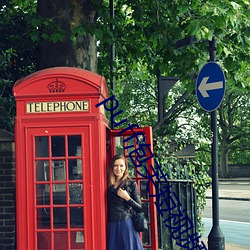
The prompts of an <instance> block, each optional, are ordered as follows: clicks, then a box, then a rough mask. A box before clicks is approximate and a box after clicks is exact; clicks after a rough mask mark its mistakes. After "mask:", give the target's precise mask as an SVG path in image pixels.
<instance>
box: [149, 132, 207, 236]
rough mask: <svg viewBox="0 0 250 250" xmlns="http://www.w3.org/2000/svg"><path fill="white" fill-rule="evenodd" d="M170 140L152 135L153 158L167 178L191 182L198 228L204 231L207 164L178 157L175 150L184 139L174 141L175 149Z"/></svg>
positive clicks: (181, 145) (181, 146)
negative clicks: (195, 198)
mask: <svg viewBox="0 0 250 250" xmlns="http://www.w3.org/2000/svg"><path fill="white" fill-rule="evenodd" d="M171 142H172V141H171V140H170V139H169V138H167V137H164V138H162V137H154V151H155V153H154V155H155V159H156V160H157V162H158V163H160V165H161V166H162V169H163V171H164V173H165V174H166V176H167V178H168V179H177V180H189V181H191V182H192V184H193V187H194V189H195V190H196V195H197V210H198V211H197V212H198V213H197V220H198V229H199V232H200V233H201V234H202V233H203V232H204V228H203V223H202V217H201V213H202V211H203V210H204V208H205V206H206V190H207V189H208V188H209V187H210V185H211V177H209V175H208V174H207V172H208V169H209V165H207V164H206V163H205V162H203V161H202V160H199V159H198V160H197V158H198V157H197V156H196V158H194V159H193V158H189V159H185V158H180V157H179V158H178V157H177V156H176V152H177V151H179V150H181V149H183V148H184V147H185V146H186V145H187V144H186V142H185V141H184V140H179V141H176V144H177V147H176V148H175V150H170V143H171Z"/></svg>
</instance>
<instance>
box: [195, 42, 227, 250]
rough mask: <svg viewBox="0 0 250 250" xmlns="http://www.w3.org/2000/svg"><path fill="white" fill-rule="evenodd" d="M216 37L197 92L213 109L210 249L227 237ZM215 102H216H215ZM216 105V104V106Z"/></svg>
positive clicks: (220, 78)
mask: <svg viewBox="0 0 250 250" xmlns="http://www.w3.org/2000/svg"><path fill="white" fill-rule="evenodd" d="M215 51H216V42H215V38H213V39H212V41H210V42H209V53H210V63H208V64H207V65H205V66H204V67H203V68H202V70H201V72H200V73H199V75H198V78H197V82H196V94H197V98H198V101H199V103H200V105H201V107H202V108H203V109H204V110H206V111H211V131H212V135H213V138H212V205H213V226H212V229H211V231H210V233H209V235H208V250H225V238H224V235H223V233H222V231H221V229H220V225H219V182H218V129H217V110H216V109H217V107H218V106H219V105H220V103H221V101H222V99H223V97H224V93H225V77H224V74H223V72H222V70H221V69H220V67H219V66H218V65H217V64H216V63H215V61H216V56H215ZM214 103H215V104H214ZM214 105H215V106H214Z"/></svg>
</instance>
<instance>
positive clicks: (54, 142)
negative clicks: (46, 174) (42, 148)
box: [51, 136, 65, 157]
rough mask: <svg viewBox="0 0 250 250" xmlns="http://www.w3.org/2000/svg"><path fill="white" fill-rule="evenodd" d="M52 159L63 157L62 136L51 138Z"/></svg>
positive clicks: (63, 145) (63, 144)
mask: <svg viewBox="0 0 250 250" xmlns="http://www.w3.org/2000/svg"><path fill="white" fill-rule="evenodd" d="M51 151H52V157H58V156H65V138H64V136H51Z"/></svg>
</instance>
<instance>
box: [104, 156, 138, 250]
mask: <svg viewBox="0 0 250 250" xmlns="http://www.w3.org/2000/svg"><path fill="white" fill-rule="evenodd" d="M107 198H108V250H143V247H142V242H141V239H140V237H139V233H138V232H136V231H135V229H134V225H133V222H132V220H131V217H130V213H129V211H130V208H132V209H133V210H135V211H136V212H140V211H141V210H142V205H141V199H140V194H139V192H138V187H137V184H136V182H135V181H132V180H131V179H130V177H129V173H128V163H127V159H126V158H125V157H124V156H123V155H116V156H115V157H114V158H113V159H112V161H111V164H110V166H109V168H108V191H107Z"/></svg>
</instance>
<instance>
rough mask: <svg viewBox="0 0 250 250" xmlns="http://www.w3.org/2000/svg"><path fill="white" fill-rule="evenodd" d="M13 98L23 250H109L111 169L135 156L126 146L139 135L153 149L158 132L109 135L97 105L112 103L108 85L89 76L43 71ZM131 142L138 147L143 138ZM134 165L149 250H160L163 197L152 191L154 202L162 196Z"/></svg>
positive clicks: (68, 71)
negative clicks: (119, 159) (114, 160)
mask: <svg viewBox="0 0 250 250" xmlns="http://www.w3.org/2000/svg"><path fill="white" fill-rule="evenodd" d="M13 91H14V96H15V99H16V110H17V113H16V121H15V145H16V190H17V192H16V207H17V208H16V221H17V227H16V228H17V234H16V235H17V240H16V242H17V250H58V249H60V250H76V249H85V250H106V226H107V211H106V190H107V183H106V169H107V162H108V161H109V160H110V157H112V156H113V155H114V154H116V153H124V155H125V156H126V157H129V151H131V147H129V148H130V149H126V148H127V143H124V141H126V139H125V138H127V137H130V136H133V133H134V132H139V133H143V134H145V138H146V141H147V143H148V144H150V145H151V146H150V147H152V129H151V128H150V127H145V128H140V129H135V130H134V131H133V132H132V131H130V132H129V131H126V132H125V133H124V134H123V135H122V136H120V135H119V134H118V132H119V131H120V130H109V128H108V121H107V119H106V116H105V112H104V107H103V105H101V106H100V107H98V108H97V107H96V106H95V105H97V104H98V103H100V102H101V101H103V100H105V99H107V98H108V92H107V87H106V83H105V79H104V78H103V77H101V76H99V75H97V74H94V73H91V72H89V71H86V70H82V69H77V68H69V67H57V68H51V69H45V70H41V71H39V72H36V73H34V74H31V75H29V76H27V77H26V78H24V79H21V80H19V81H17V82H16V84H15V85H14V88H13ZM119 138H120V139H122V141H120V142H119V140H117V139H119ZM145 138H144V139H145ZM128 143H129V144H131V143H132V144H131V145H134V147H135V148H136V147H138V143H135V139H133V140H129V142H128ZM135 157H136V155H134V156H133V157H132V158H135ZM147 164H148V166H150V165H153V159H152V158H151V159H150V160H149V161H148V162H147ZM130 166H132V168H130V171H132V172H133V173H132V177H133V178H134V179H135V180H136V182H137V184H138V186H139V189H140V190H141V193H142V199H143V206H144V208H145V212H146V217H147V218H148V221H149V230H148V232H144V233H142V234H141V237H142V240H143V244H144V248H145V249H150V250H157V249H158V236H157V219H156V208H155V206H154V200H155V198H154V196H152V197H150V195H149V194H147V192H146V191H145V187H146V186H147V185H148V184H149V189H150V193H151V195H152V194H153V195H154V194H155V190H154V187H153V184H152V183H148V182H147V179H146V178H141V177H140V176H139V175H138V173H137V172H136V168H135V167H133V165H132V164H130ZM149 170H150V168H149ZM150 171H151V170H150ZM151 172H152V171H151Z"/></svg>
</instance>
